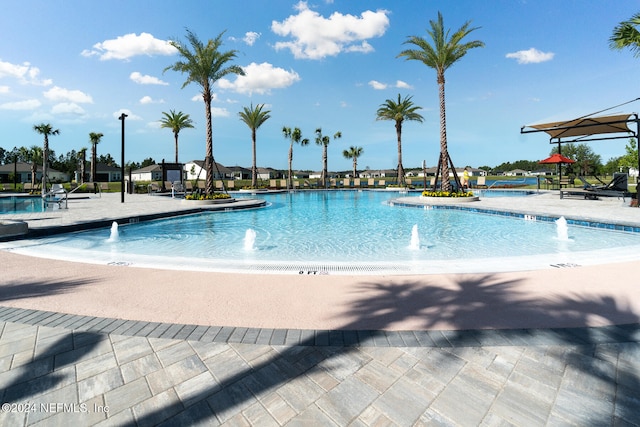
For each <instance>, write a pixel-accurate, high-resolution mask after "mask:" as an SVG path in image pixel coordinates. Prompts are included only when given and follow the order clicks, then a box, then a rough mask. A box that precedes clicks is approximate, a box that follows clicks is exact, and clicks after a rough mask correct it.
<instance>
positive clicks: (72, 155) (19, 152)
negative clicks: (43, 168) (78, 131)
mask: <svg viewBox="0 0 640 427" xmlns="http://www.w3.org/2000/svg"><path fill="white" fill-rule="evenodd" d="M41 156H42V147H39V146H32V147H13V149H12V150H7V149H5V148H3V147H0V164H2V165H4V164H10V163H13V162H23V163H32V162H33V161H34V160H36V161H37V162H38V163H40V161H39V159H41V158H42V157H41ZM48 157H49V158H48V161H49V166H50V167H51V168H53V169H55V170H58V171H60V172H64V173H66V174H69V175H70V176H72V177H73V175H74V173H75V172H76V171H79V170H80V162H81V159H82V156H81V154H80V153H79V152H78V151H76V150H71V151H69V152H67V153H66V154H64V155H63V154H61V155H59V156H56V153H55V151H54V150H51V149H49V156H48ZM97 161H98V163H101V164H104V165H107V166H113V167H115V168H118V167H120V165H119V164H118V162H116V161H115V159H114V158H113V157H112V156H111V154H109V153H106V154H101V155H99V156H97ZM85 162H86V163H87V164H88V163H89V161H88V160H85ZM155 164H156V161H155V160H153V159H152V158H151V157H149V158H146V159H144V160H143V161H142V162H127V164H126V165H125V169H127V170H129V169H131V170H136V169H140V168H143V167H146V166H149V165H155Z"/></svg>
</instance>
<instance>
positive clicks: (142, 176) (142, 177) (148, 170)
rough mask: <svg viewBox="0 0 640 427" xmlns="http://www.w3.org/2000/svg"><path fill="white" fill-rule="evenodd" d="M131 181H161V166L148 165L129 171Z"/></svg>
mask: <svg viewBox="0 0 640 427" xmlns="http://www.w3.org/2000/svg"><path fill="white" fill-rule="evenodd" d="M131 180H132V181H133V182H138V181H162V165H149V166H145V167H143V168H140V169H136V170H134V171H131Z"/></svg>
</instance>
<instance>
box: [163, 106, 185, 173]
mask: <svg viewBox="0 0 640 427" xmlns="http://www.w3.org/2000/svg"><path fill="white" fill-rule="evenodd" d="M162 114H163V115H164V117H163V118H162V119H161V120H160V127H161V128H169V129H171V130H172V131H173V137H174V139H175V141H176V163H178V134H179V133H180V131H181V130H182V129H189V128H193V120H191V118H189V115H188V114H184V113H183V112H182V111H178V112H177V113H176V112H175V111H174V110H169V112H168V113H167V112H164V111H163V112H162Z"/></svg>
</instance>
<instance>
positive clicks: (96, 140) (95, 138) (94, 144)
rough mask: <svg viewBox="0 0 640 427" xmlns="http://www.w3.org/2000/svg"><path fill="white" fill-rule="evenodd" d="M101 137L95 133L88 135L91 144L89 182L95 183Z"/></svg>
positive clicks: (101, 135)
mask: <svg viewBox="0 0 640 427" xmlns="http://www.w3.org/2000/svg"><path fill="white" fill-rule="evenodd" d="M103 136H104V135H103V134H101V133H97V132H91V133H89V142H91V177H90V179H89V182H96V166H97V163H98V159H97V151H98V144H100V140H101V139H102V137H103Z"/></svg>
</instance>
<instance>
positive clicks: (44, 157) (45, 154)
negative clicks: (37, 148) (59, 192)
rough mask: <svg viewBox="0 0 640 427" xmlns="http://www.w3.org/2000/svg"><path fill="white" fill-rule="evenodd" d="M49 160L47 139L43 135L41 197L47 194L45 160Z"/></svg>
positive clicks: (45, 135)
mask: <svg viewBox="0 0 640 427" xmlns="http://www.w3.org/2000/svg"><path fill="white" fill-rule="evenodd" d="M48 158H49V137H48V136H47V134H46V133H45V134H44V147H43V150H42V195H43V196H44V195H45V193H46V192H47V159H48Z"/></svg>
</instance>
